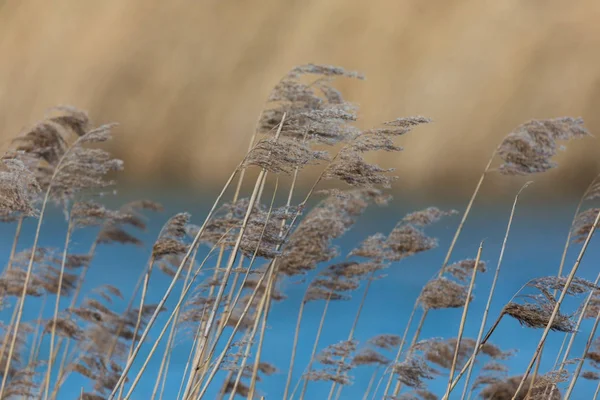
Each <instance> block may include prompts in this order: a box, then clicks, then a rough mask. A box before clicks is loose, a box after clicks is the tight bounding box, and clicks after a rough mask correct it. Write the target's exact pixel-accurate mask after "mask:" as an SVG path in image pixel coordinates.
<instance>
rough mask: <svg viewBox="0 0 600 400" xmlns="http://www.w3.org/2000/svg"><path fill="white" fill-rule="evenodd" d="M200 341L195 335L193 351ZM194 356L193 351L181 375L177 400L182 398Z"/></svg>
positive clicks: (202, 318) (202, 317)
mask: <svg viewBox="0 0 600 400" xmlns="http://www.w3.org/2000/svg"><path fill="white" fill-rule="evenodd" d="M200 319H201V320H204V310H202V314H201V318H200ZM197 341H198V335H194V340H193V341H192V349H194V348H196V343H197ZM193 355H194V352H193V351H190V354H189V355H188V358H187V361H186V363H185V368H184V369H183V374H181V381H180V382H179V390H178V391H177V400H179V398H180V397H181V394H182V391H183V385H184V384H185V382H186V379H185V378H186V376H187V372H188V370H189V369H190V365H191V364H192V357H193Z"/></svg>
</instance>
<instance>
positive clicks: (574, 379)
mask: <svg viewBox="0 0 600 400" xmlns="http://www.w3.org/2000/svg"><path fill="white" fill-rule="evenodd" d="M598 322H600V312H598V314H597V315H596V320H595V321H594V327H593V328H592V331H591V332H590V335H589V336H588V340H587V343H586V344H585V350H584V351H583V354H582V355H581V357H580V358H579V362H578V363H577V368H576V369H575V372H574V373H573V376H572V378H571V383H570V384H569V388H568V389H567V393H565V396H564V400H569V398H570V397H571V394H572V393H573V388H574V387H575V382H577V378H579V374H580V373H581V368H582V367H583V363H584V362H585V359H586V356H587V354H588V352H589V351H590V347H592V343H593V342H594V336H595V335H596V329H598ZM550 398H552V395H550Z"/></svg>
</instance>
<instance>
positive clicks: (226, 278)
mask: <svg viewBox="0 0 600 400" xmlns="http://www.w3.org/2000/svg"><path fill="white" fill-rule="evenodd" d="M285 117H286V114H285V113H284V114H283V116H282V118H281V121H280V123H279V127H278V129H277V134H276V135H275V137H276V139H277V138H279V134H281V130H282V128H283V124H284V122H285ZM266 173H267V170H266V169H265V168H262V170H261V171H260V173H259V174H258V177H257V178H256V183H255V185H254V189H253V190H252V194H251V195H250V200H249V202H248V209H247V211H246V215H245V216H244V219H243V221H242V224H241V227H240V232H239V233H238V236H237V239H236V241H235V244H234V245H233V248H232V249H231V255H230V257H229V261H228V262H227V265H226V267H225V272H224V276H223V278H222V280H221V285H220V287H219V290H218V292H217V297H216V299H215V301H214V304H213V307H212V309H211V311H210V314H209V316H208V320H207V323H206V327H205V328H204V332H203V333H202V336H201V337H200V341H199V343H198V346H199V348H198V349H197V351H196V356H195V360H194V366H193V368H192V373H191V375H190V378H189V379H188V383H187V385H186V390H185V391H184V395H183V397H184V399H185V398H187V397H189V396H190V394H191V392H190V389H191V388H192V387H193V386H195V385H194V383H195V379H196V373H197V367H199V366H201V365H200V363H201V362H202V360H203V356H204V351H205V349H206V347H207V345H208V340H209V335H210V332H211V329H212V324H213V322H214V319H215V317H216V314H217V309H218V307H219V305H220V303H221V300H222V298H223V293H224V292H225V287H226V285H227V282H228V281H229V277H230V275H231V270H232V269H233V265H234V263H235V260H236V258H237V256H238V250H239V248H240V244H241V241H242V237H243V235H244V232H245V231H246V227H247V224H248V221H249V219H250V214H251V213H252V210H253V208H254V205H255V203H256V200H257V197H258V192H259V190H260V187H261V186H262V183H263V179H264V178H265V175H266Z"/></svg>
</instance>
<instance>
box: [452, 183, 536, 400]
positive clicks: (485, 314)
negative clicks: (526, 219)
mask: <svg viewBox="0 0 600 400" xmlns="http://www.w3.org/2000/svg"><path fill="white" fill-rule="evenodd" d="M531 183H532V182H531V181H530V182H527V183H525V184H524V185H523V186H522V187H521V189H520V190H519V191H518V192H517V195H516V196H515V200H514V201H513V205H512V208H511V210H510V216H509V217H508V224H507V226H506V232H505V233H504V239H503V240H502V247H501V248H500V255H499V256H498V263H497V264H496V270H495V272H494V279H493V280H492V286H491V288H490V293H489V295H488V299H487V302H486V304H485V310H484V312H483V317H482V319H481V325H480V326H479V333H478V334H477V340H476V344H475V349H474V350H473V356H472V358H473V359H474V360H475V359H476V357H477V352H478V351H479V344H480V342H481V338H482V336H483V331H484V329H485V324H486V323H487V318H488V315H489V313H490V307H491V305H492V299H493V297H494V293H495V291H496V284H497V283H498V277H499V276H500V269H501V267H502V260H503V259H504V251H505V250H506V244H507V242H508V236H509V234H510V228H511V226H512V221H513V218H514V216H515V210H516V208H517V202H518V201H519V196H520V195H521V193H522V192H523V190H525V188H527V186H529V185H530V184H531ZM473 365H474V363H470V365H469V370H468V372H467V377H466V378H465V385H464V388H463V392H462V396H461V399H462V400H464V398H465V394H466V392H467V390H468V387H469V381H470V380H471V374H472V373H473Z"/></svg>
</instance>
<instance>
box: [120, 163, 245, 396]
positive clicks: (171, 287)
mask: <svg viewBox="0 0 600 400" xmlns="http://www.w3.org/2000/svg"><path fill="white" fill-rule="evenodd" d="M239 169H240V166H238V167H236V168H235V170H234V171H233V173H232V174H231V175H230V176H229V179H228V180H227V182H226V183H225V185H224V186H223V189H221V192H220V193H219V195H218V196H217V199H216V200H215V202H214V204H213V206H212V207H211V209H210V211H209V212H208V214H207V216H206V218H205V220H204V222H203V224H202V226H201V227H200V229H199V230H198V233H197V234H196V237H195V238H194V240H193V241H192V244H191V245H190V246H189V249H188V251H187V253H186V255H185V256H184V257H183V260H182V261H181V264H180V265H179V267H178V268H177V271H176V272H175V275H174V277H173V279H172V280H171V284H170V285H169V287H168V288H167V291H166V292H165V294H164V295H163V298H162V299H161V301H160V303H159V305H158V307H157V309H156V311H155V312H154V314H153V315H152V317H151V318H150V320H149V321H148V324H147V325H146V328H145V329H144V332H143V333H142V336H141V337H140V342H139V344H138V345H137V347H136V349H135V350H134V351H133V354H132V357H130V358H129V359H128V360H127V364H126V365H125V368H124V369H123V373H122V374H121V377H120V378H119V380H118V382H117V384H116V385H115V389H114V390H113V392H112V393H111V394H110V395H109V400H112V399H113V398H114V396H115V395H116V392H117V390H119V387H120V386H121V385H122V384H123V382H124V381H125V377H126V375H127V372H129V369H131V366H132V365H133V361H134V359H135V356H136V355H137V353H138V352H139V350H140V348H141V346H142V344H143V342H144V340H145V339H146V337H147V336H148V332H149V331H150V328H152V326H153V325H154V322H155V321H156V318H157V317H158V313H159V312H160V310H161V309H162V307H163V305H164V303H165V302H166V301H167V298H168V297H169V295H170V294H171V292H172V291H173V288H174V287H175V284H176V283H177V279H179V275H181V272H182V271H183V268H184V267H185V265H186V264H187V262H188V260H189V258H190V256H191V254H192V252H193V249H194V248H195V247H196V246H197V245H198V244H199V241H200V236H201V235H202V233H203V232H204V229H205V228H206V225H207V223H208V221H209V220H210V219H211V218H212V216H213V214H214V212H215V210H216V208H217V205H218V204H219V203H220V202H221V199H222V198H223V195H224V194H225V192H226V191H227V189H228V188H229V186H230V185H231V182H232V181H233V179H234V178H235V176H236V175H237V173H238V171H239Z"/></svg>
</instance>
